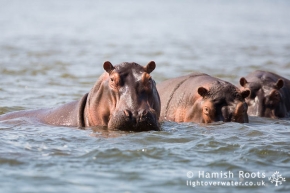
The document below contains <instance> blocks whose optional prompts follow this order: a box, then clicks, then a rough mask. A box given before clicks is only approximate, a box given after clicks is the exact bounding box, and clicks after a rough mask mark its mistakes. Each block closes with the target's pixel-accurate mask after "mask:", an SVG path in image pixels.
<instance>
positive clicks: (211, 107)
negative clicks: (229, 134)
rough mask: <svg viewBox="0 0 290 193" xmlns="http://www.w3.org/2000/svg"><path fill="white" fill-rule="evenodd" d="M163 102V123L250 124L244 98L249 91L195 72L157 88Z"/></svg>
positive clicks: (161, 118)
mask: <svg viewBox="0 0 290 193" xmlns="http://www.w3.org/2000/svg"><path fill="white" fill-rule="evenodd" d="M157 90H158V92H159V95H160V99H161V114H160V120H161V121H164V120H169V121H175V122H196V123H211V122H215V121H224V122H228V121H235V122H239V123H246V122H248V115H247V103H246V102H245V98H246V97H247V96H248V95H249V94H250V91H249V90H244V91H242V92H241V91H240V90H239V89H238V88H237V87H235V86H234V85H232V84H230V83H228V82H226V81H223V80H220V79H218V78H214V77H211V76H209V75H207V74H201V73H192V74H189V75H187V76H182V77H178V78H174V79H170V80H167V81H164V82H162V83H160V84H158V85H157Z"/></svg>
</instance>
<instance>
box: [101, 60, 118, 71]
mask: <svg viewBox="0 0 290 193" xmlns="http://www.w3.org/2000/svg"><path fill="white" fill-rule="evenodd" d="M103 67H104V70H106V71H107V72H108V73H109V74H110V73H111V72H112V71H113V70H114V69H115V67H114V66H113V65H112V64H111V62H109V61H106V62H104V65H103Z"/></svg>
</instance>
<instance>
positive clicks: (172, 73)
mask: <svg viewBox="0 0 290 193" xmlns="http://www.w3.org/2000/svg"><path fill="white" fill-rule="evenodd" d="M0 4H1V7H0V76H1V78H0V114H3V113H7V112H11V111H17V110H23V109H25V110H28V109H36V108H42V107H52V106H57V105H60V104H63V103H66V102H69V101H72V100H76V99H78V98H80V97H81V96H82V95H83V94H85V93H86V92H88V91H89V90H90V89H91V87H92V86H93V84H94V83H95V81H96V80H97V78H98V77H99V75H100V74H101V73H102V72H103V68H102V64H103V62H104V61H106V60H109V61H111V62H112V63H113V64H119V63H121V62H124V61H127V62H133V61H134V62H137V63H139V64H142V65H145V64H147V63H148V62H149V61H151V60H154V61H155V62H156V64H157V68H156V70H155V71H154V72H153V73H152V76H153V78H154V79H155V80H156V82H161V81H163V80H165V79H167V78H173V77H177V76H180V75H185V74H187V73H190V72H193V71H198V72H204V73H208V74H210V75H212V76H216V77H219V78H222V79H224V80H227V81H230V82H232V83H233V84H236V85H237V84H238V81H239V78H240V77H241V76H245V75H247V74H248V73H250V72H252V71H254V70H256V69H264V70H270V71H273V72H276V73H278V74H280V75H282V76H284V77H287V78H288V79H289V78H290V11H289V10H290V1H287V0H284V1H282V0H277V1H270V0H265V1H262V0H258V1H251V0H246V1H229V0H217V1H209V0H207V1H192V0H181V1H173V0H170V1H167V0H166V1H165V0H160V1H153V0H148V1H142V2H141V1H129V0H124V1H117V0H109V1H93V0H91V1H90V0H86V1H76V0H71V1H68V0H67V1H65V0H64V1H56V0H55V1H44V0H41V1H40V0H39V1H33V0H27V1H16V0H9V1H8V0H0ZM0 133H1V135H0V182H1V185H0V192H3V193H10V192H11V193H12V192H23V193H24V192H25V193H26V192H27V193H28V192H29V193H38V192H42V193H46V192H57V193H58V192H62V193H65V192H92V193H93V192H123V193H125V192H126V193H128V192H164V193H165V192H166V193H167V192H213V193H218V192H238V193H248V192H290V140H289V139H290V119H289V118H287V119H280V120H271V119H267V118H258V117H250V123H247V124H239V123H215V124H209V125H200V124H195V123H181V124H177V123H172V122H165V123H163V124H162V131H160V132H157V131H152V132H141V133H126V132H118V131H113V132H108V131H106V130H99V129H96V128H87V129H86V130H80V129H78V128H67V127H53V126H47V125H35V124H30V123H27V122H14V121H7V122H1V123H0ZM276 171H278V172H279V174H281V175H282V176H281V178H279V179H278V180H277V181H279V182H281V183H282V184H279V183H278V182H277V186H275V184H276V183H275V182H273V183H271V181H270V180H269V177H271V179H273V178H274V177H275V176H273V175H274V174H275V172H276ZM212 173H213V175H214V176H210V177H209V178H206V175H207V174H208V175H210V174H212ZM221 173H222V174H221ZM217 174H219V176H216V175H217ZM224 174H226V175H227V178H225V175H224ZM276 177H277V176H276ZM282 178H285V180H286V181H283V179H282ZM213 182H215V185H213ZM222 182H229V183H233V186H232V184H230V186H223V185H221V183H222ZM198 183H200V184H198ZM201 183H203V185H201ZM217 183H220V184H217ZM235 183H238V185H237V186H236V185H235ZM239 183H241V184H239ZM246 184H247V185H248V186H246ZM251 185H252V186H251ZM194 186H195V187H194Z"/></svg>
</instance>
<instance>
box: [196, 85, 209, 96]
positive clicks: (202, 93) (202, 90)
mask: <svg viewBox="0 0 290 193" xmlns="http://www.w3.org/2000/svg"><path fill="white" fill-rule="evenodd" d="M197 92H198V94H199V95H200V96H202V97H205V96H207V95H208V90H207V89H206V88H204V87H199V88H198V89H197Z"/></svg>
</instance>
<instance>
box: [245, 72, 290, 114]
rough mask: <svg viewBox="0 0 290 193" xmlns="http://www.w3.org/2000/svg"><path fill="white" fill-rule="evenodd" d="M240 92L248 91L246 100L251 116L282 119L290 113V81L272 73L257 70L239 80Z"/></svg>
mask: <svg viewBox="0 0 290 193" xmlns="http://www.w3.org/2000/svg"><path fill="white" fill-rule="evenodd" d="M240 85H241V86H242V87H241V90H244V89H250V91H251V95H250V96H249V97H247V98H246V102H247V104H248V107H249V108H248V114H249V115H251V116H260V117H270V118H283V117H289V112H290V81H289V80H287V79H286V78H284V77H282V76H279V75H277V74H274V73H272V72H267V71H261V70H257V71H255V72H253V73H251V74H249V75H248V76H246V77H242V78H241V79H240Z"/></svg>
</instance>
